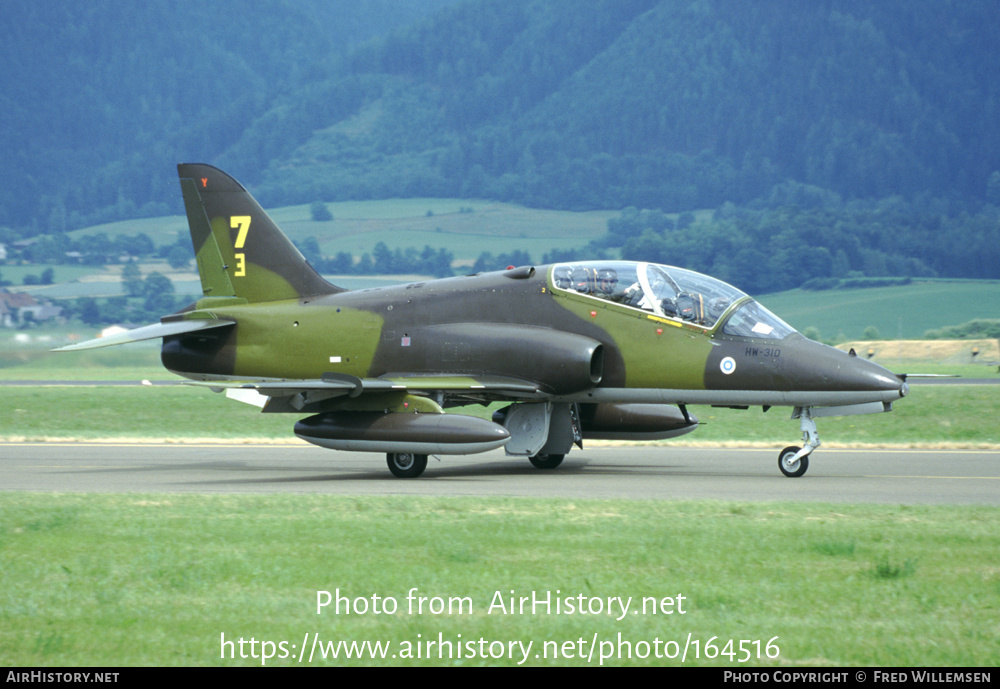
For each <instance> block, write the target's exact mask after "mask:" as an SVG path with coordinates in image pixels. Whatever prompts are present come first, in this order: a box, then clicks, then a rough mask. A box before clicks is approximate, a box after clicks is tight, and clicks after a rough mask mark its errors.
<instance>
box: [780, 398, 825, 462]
mask: <svg viewBox="0 0 1000 689" xmlns="http://www.w3.org/2000/svg"><path fill="white" fill-rule="evenodd" d="M792 418H793V419H795V418H798V419H799V425H800V427H801V428H802V442H803V443H804V447H797V446H795V445H793V446H791V447H786V448H785V449H784V450H782V451H781V452H780V453H779V454H778V468H779V469H781V473H783V474H784V475H785V476H788V477H789V478H797V477H799V476H801V475H802V474H804V473H806V469H808V468H809V455H811V454H812V452H813V450H815V449H816V448H817V447H819V446H820V441H819V431H817V430H816V421H814V420H813V418H812V415H811V414H810V413H809V407H795V411H794V412H792Z"/></svg>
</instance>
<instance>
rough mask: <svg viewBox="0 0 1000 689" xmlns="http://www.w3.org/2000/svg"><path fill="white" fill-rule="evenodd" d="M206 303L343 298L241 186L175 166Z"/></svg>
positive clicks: (194, 167)
mask: <svg viewBox="0 0 1000 689" xmlns="http://www.w3.org/2000/svg"><path fill="white" fill-rule="evenodd" d="M177 174H178V176H179V177H180V182H181V191H182V193H183V194H184V208H185V209H186V211H187V218H188V225H189V227H190V229H191V241H192V242H193V243H194V252H195V257H196V258H197V260H198V274H199V276H200V277H201V288H202V291H203V292H204V294H205V296H206V297H240V298H243V299H246V300H247V301H248V302H262V301H277V300H280V299H297V298H299V297H310V296H316V295H320V294H334V293H336V292H342V291H344V290H342V289H341V288H339V287H334V286H333V285H331V284H330V283H329V282H327V281H326V280H324V279H323V278H322V277H321V276H320V274H319V273H317V272H316V271H315V270H314V269H313V267H312V266H310V265H309V263H308V262H307V261H306V259H305V258H304V257H303V256H302V254H301V253H300V252H299V250H298V249H296V248H295V245H294V244H292V242H291V241H289V239H288V237H286V236H285V235H284V233H282V231H281V230H280V229H278V226H277V225H275V223H274V221H273V220H271V218H270V217H269V216H268V214H267V213H265V212H264V209H263V208H261V207H260V204H258V203H257V201H256V200H254V198H253V196H251V195H250V192H248V191H247V190H246V189H244V188H243V185H241V184H240V183H239V182H237V181H236V180H235V179H233V178H232V177H230V176H229V175H227V174H226V173H225V172H223V171H222V170H219V169H218V168H215V167H212V166H211V165H204V164H200V163H183V164H181V165H178V166H177Z"/></svg>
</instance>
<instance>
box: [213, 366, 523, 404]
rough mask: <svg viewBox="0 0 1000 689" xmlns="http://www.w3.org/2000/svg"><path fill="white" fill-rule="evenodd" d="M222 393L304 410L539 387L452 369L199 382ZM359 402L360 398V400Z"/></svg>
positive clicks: (507, 393) (502, 395) (519, 395)
mask: <svg viewBox="0 0 1000 689" xmlns="http://www.w3.org/2000/svg"><path fill="white" fill-rule="evenodd" d="M195 384H197V385H204V386H207V387H210V388H212V389H214V390H216V391H219V392H221V391H222V390H225V391H226V396H227V397H230V398H232V399H236V400H238V401H241V402H246V403H248V404H253V405H255V406H258V407H262V408H263V411H266V412H308V411H313V410H314V407H315V405H318V404H320V403H321V402H323V401H325V400H329V399H333V398H339V397H347V398H351V399H353V398H359V397H362V396H363V395H364V396H374V395H384V394H387V393H402V394H415V395H418V396H423V395H430V394H431V393H441V394H442V395H443V396H444V397H449V398H461V399H465V400H468V401H469V402H476V401H482V400H495V399H525V398H535V397H539V396H541V395H542V392H541V390H540V387H539V386H538V385H537V384H535V383H531V382H528V381H524V380H519V379H516V378H507V377H503V376H489V375H477V376H471V375H470V376H463V375H456V374H425V375H419V374H402V373H399V374H395V373H390V374H386V375H384V376H381V377H378V378H357V377H355V376H350V375H346V374H341V373H326V374H324V375H323V376H322V377H321V378H320V379H319V380H262V381H247V382H241V381H229V382H211V381H209V382H200V383H195ZM359 403H360V401H359Z"/></svg>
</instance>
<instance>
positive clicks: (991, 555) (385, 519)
mask: <svg viewBox="0 0 1000 689" xmlns="http://www.w3.org/2000/svg"><path fill="white" fill-rule="evenodd" d="M0 510H2V514H3V519H2V522H0V553H2V561H3V563H4V565H3V567H2V568H0V620H2V624H0V663H4V664H6V665H21V666H47V665H55V666H81V665H90V666H102V665H104V666H119V665H247V666H254V665H257V666H259V665H272V666H273V665H279V666H290V665H295V664H303V665H327V666H341V665H412V666H427V665H517V664H519V662H523V663H524V664H525V665H529V666H538V665H576V666H585V665H591V666H597V665H599V664H602V663H603V664H605V665H616V666H617V665H675V666H676V665H682V664H685V665H714V666H724V667H728V668H734V669H743V668H747V667H762V666H763V667H772V668H774V667H801V666H814V665H834V666H836V665H840V666H867V665H876V666H984V667H992V666H995V665H996V664H997V663H998V662H1000V641H998V639H1000V622H998V620H1000V615H998V613H1000V574H998V571H997V563H996V553H997V552H998V551H1000V516H998V514H997V512H996V510H995V509H993V508H986V507H983V508H977V507H893V506H878V507H876V506H867V505H856V506H850V505H837V506H835V507H834V506H830V505H822V504H810V505H801V504H784V503H773V504H767V503H763V504H738V503H722V502H713V501H705V502H645V501H619V500H616V501H605V500H582V501H570V500H532V499H504V498H496V499H471V498H414V497H366V496H357V497H337V496H328V495H273V496H248V495H176V494H169V495H168V494H161V495H33V494H26V493H0ZM320 592H329V593H330V596H331V599H332V597H333V596H340V597H341V598H343V599H344V600H343V601H342V602H341V604H340V605H341V607H340V612H339V614H338V612H337V610H336V606H335V605H334V604H333V602H332V600H331V605H328V606H326V607H325V608H319V609H318V606H317V603H318V602H321V601H324V600H326V599H325V598H324V595H323V594H322V593H320ZM411 592H412V596H411V600H409V601H408V595H409V594H410V593H411ZM533 595H534V596H536V598H539V599H543V598H544V597H546V596H548V595H551V596H553V597H554V598H552V599H550V600H552V601H553V602H552V605H553V606H554V600H555V598H559V599H560V606H561V607H560V609H559V611H558V612H557V611H556V610H555V608H554V607H553V608H550V609H549V610H546V609H545V608H543V607H535V608H534V609H531V608H530V607H528V608H512V607H511V606H510V599H511V597H512V596H513V597H514V599H515V601H514V602H515V604H516V603H517V599H518V598H520V597H522V596H525V597H528V598H529V599H530V597H531V596H533ZM421 598H423V600H422V601H421ZM609 598H615V599H617V598H624V599H628V598H631V601H630V602H629V607H628V608H627V613H626V614H622V613H621V612H620V609H621V608H619V607H615V606H616V605H621V604H620V603H616V602H615V601H609V600H608V599H609ZM665 599H667V600H665ZM567 600H569V601H570V603H567ZM501 602H502V605H503V607H501ZM654 602H655V603H654ZM661 603H662V605H663V607H661ZM570 604H571V605H573V611H572V612H571V611H570V610H569V607H568V605H570ZM643 604H645V608H643ZM348 606H350V610H351V611H350V612H348ZM377 606H380V607H377ZM578 609H582V610H583V611H584V612H577V611H576V610H578ZM609 609H610V610H611V611H612V613H611V614H609V613H608V610H609ZM376 610H378V611H380V612H378V613H377V612H376ZM668 611H669V614H668ZM314 635H315V636H314ZM240 639H243V640H244V645H243V646H240V645H239V643H238V642H239V640H240ZM251 639H253V640H254V642H255V644H254V645H251V643H250V640H251ZM730 640H732V643H730ZM224 641H228V642H229V644H228V645H227V644H226V643H224ZM317 641H318V642H319V644H320V648H321V649H322V650H323V651H324V652H325V654H326V655H325V657H324V655H323V654H322V653H319V652H314V651H313V650H312V649H313V647H314V645H315V644H316V642H317ZM366 641H367V642H370V643H373V642H381V643H384V644H386V645H385V646H383V647H382V650H383V652H384V656H385V657H384V658H382V657H377V658H372V657H370V654H371V652H372V648H371V647H370V646H369V647H367V648H366V649H357V650H359V652H360V655H361V657H360V658H359V657H354V658H350V659H349V658H347V657H345V655H346V653H347V652H348V651H347V648H345V647H344V646H340V647H339V648H338V646H337V645H336V644H337V643H338V642H346V643H348V644H349V643H351V642H355V643H362V642H366ZM439 641H446V642H449V644H450V645H438V642H439ZM265 642H266V643H265ZM428 642H430V644H428ZM741 642H742V644H741ZM529 643H530V644H531V646H530V647H528V646H527V644H529ZM304 649H306V650H304ZM685 649H686V650H685ZM334 650H337V651H339V654H340V655H339V657H337V658H333V657H331V655H330V654H331V653H332V652H333V651H334ZM241 651H242V652H243V654H244V655H243V657H241V655H240V654H241ZM592 651H593V654H592V655H591V652H592ZM682 653H684V654H686V657H685V658H684V659H683V660H682V659H681V656H682ZM307 654H312V655H311V657H310V656H308V655H307ZM266 655H270V657H269V658H268V657H264V656H266ZM456 655H458V656H460V657H456ZM300 656H304V657H303V660H301V661H300V659H299V657H300Z"/></svg>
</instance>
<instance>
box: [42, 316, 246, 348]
mask: <svg viewBox="0 0 1000 689" xmlns="http://www.w3.org/2000/svg"><path fill="white" fill-rule="evenodd" d="M235 322H236V321H231V320H223V319H217V318H192V319H187V320H179V321H164V322H161V323H154V324H152V325H145V326H143V327H141V328H135V329H133V330H126V331H125V332H123V333H117V334H115V335H108V336H107V337H99V338H97V339H96V340H87V341H86V342H78V343H76V344H71V345H66V346H65V347H59V348H57V349H53V350H52V351H54V352H75V351H80V350H83V349H97V348H98V347H113V346H114V345H120V344H127V343H129V342H141V341H142V340H155V339H156V338H158V337H168V336H170V335H183V334H184V333H193V332H198V331H201V330H210V329H212V328H222V327H225V326H229V325H233V324H234V323H235Z"/></svg>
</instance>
